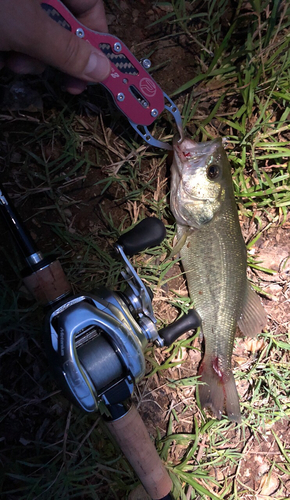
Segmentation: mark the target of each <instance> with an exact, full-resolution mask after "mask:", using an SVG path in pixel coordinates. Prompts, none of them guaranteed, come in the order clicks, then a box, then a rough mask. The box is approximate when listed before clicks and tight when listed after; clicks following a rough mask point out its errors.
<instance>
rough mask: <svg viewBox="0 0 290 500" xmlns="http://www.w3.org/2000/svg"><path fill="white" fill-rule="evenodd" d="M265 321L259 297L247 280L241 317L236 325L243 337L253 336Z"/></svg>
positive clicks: (265, 316) (259, 330)
mask: <svg viewBox="0 0 290 500" xmlns="http://www.w3.org/2000/svg"><path fill="white" fill-rule="evenodd" d="M266 323H267V314H266V311H265V309H264V307H263V305H262V302H261V300H260V297H259V296H258V295H257V294H256V292H255V291H254V290H253V289H252V287H251V285H250V283H249V282H248V283H247V291H246V297H245V303H244V307H243V311H242V314H241V317H240V319H239V320H238V327H239V329H240V330H241V332H242V334H243V335H244V336H245V337H255V336H256V335H257V334H258V333H261V331H262V330H263V328H264V327H265V326H266Z"/></svg>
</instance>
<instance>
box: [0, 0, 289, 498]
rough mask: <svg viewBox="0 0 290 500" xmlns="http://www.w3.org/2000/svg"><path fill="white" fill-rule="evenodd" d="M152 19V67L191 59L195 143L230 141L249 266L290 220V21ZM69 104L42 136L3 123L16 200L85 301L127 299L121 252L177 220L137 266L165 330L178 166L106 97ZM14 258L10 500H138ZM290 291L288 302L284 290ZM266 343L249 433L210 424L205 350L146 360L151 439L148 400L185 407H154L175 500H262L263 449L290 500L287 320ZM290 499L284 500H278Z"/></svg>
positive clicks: (177, 296) (10, 261) (187, 111)
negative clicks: (256, 463)
mask: <svg viewBox="0 0 290 500" xmlns="http://www.w3.org/2000/svg"><path fill="white" fill-rule="evenodd" d="M117 7H118V6H117ZM152 7H154V8H155V7H156V8H157V11H155V12H157V14H156V16H155V19H154V20H152V21H148V24H150V23H151V28H150V29H151V30H153V31H151V33H152V40H153V41H152V46H151V47H150V51H151V53H152V54H154V53H155V51H157V53H158V42H159V41H161V40H175V41H179V40H182V43H183V46H184V49H183V50H185V51H187V52H186V53H187V54H188V57H189V54H190V58H191V59H190V60H191V65H190V68H189V69H188V71H191V73H190V74H191V75H192V74H193V76H192V77H191V78H188V79H186V78H185V80H184V81H183V83H182V84H181V85H180V86H179V87H178V85H177V86H176V88H175V89H174V91H173V92H172V94H173V98H174V99H175V100H176V102H177V103H178V105H179V108H180V110H181V112H182V117H183V123H184V127H185V128H187V130H188V133H189V134H190V135H191V136H192V137H193V138H194V139H195V140H199V141H202V140H207V139H211V138H213V137H216V136H217V135H221V136H224V137H225V136H226V137H227V138H228V149H227V151H228V155H229V158H230V161H231V164H232V166H233V182H234V189H235V195H236V199H237V203H238V207H239V211H240V215H241V216H242V217H243V220H248V222H249V224H254V226H255V230H254V232H253V234H252V236H251V238H250V240H249V241H248V242H247V244H248V249H249V250H250V249H251V248H252V247H253V246H254V245H255V243H256V242H257V241H258V238H259V237H261V236H263V235H264V234H267V232H268V231H269V230H272V229H273V228H274V229H275V228H276V229H275V230H277V229H278V228H279V227H283V224H285V222H286V218H287V215H288V207H289V205H290V180H289V179H290V161H289V157H290V98H289V90H290V49H289V41H290V38H289V36H290V35H289V27H290V6H289V5H288V2H269V1H268V0H265V1H263V2H262V1H261V2H259V1H258V0H257V1H251V2H248V3H243V2H241V1H240V2H236V3H235V7H234V9H233V10H232V4H230V3H229V2H228V1H226V0H223V1H221V2H217V1H213V2H196V1H194V2H186V3H185V2H184V1H183V0H176V1H172V2H152ZM158 9H159V10H158ZM118 12H119V11H118ZM120 15H122V13H121V11H120ZM180 37H181V38H180ZM154 40H155V41H154ZM124 42H126V40H125V39H124ZM154 44H155V45H154ZM146 50H147V49H146ZM148 50H149V49H148ZM189 50H190V52H189ZM168 64H169V63H168ZM176 64H178V61H176ZM161 66H162V64H161V65H159V67H161ZM153 70H154V71H153V75H154V77H155V78H156V80H157V81H158V78H159V74H160V75H162V73H159V72H158V71H159V70H158V67H157V66H156V67H155V68H154V67H153ZM162 71H166V68H165V69H164V68H163V70H162ZM183 71H184V72H185V73H186V71H187V68H184V70H183ZM164 90H165V91H167V89H166V86H165V85H164ZM56 91H57V90H56ZM57 92H58V99H57V101H51V98H50V100H48V101H47V103H46V106H45V110H44V113H43V116H42V115H41V114H40V113H39V116H38V120H36V121H33V120H30V121H28V122H27V123H26V122H25V121H23V118H22V117H21V116H20V115H17V114H16V115H14V118H13V119H14V125H13V126H11V124H10V121H9V120H7V121H6V120H5V116H4V118H3V119H2V121H3V122H4V128H3V133H2V136H1V141H2V143H1V144H2V145H3V144H4V143H6V142H7V143H8V145H9V150H4V153H5V154H4V153H3V155H2V157H3V158H4V163H3V176H4V181H5V183H6V184H7V188H8V189H9V192H10V193H12V194H14V197H13V198H14V201H15V203H16V205H17V206H18V209H19V211H21V214H22V216H23V218H24V219H25V220H26V223H27V225H28V227H29V229H30V231H31V232H32V233H33V234H34V237H35V238H36V240H37V243H38V245H39V247H40V249H41V250H43V252H44V253H50V252H55V253H56V254H57V255H58V257H59V258H60V261H61V263H62V265H63V267H64V269H65V272H66V273H67V275H68V277H69V279H70V280H71V282H72V284H73V287H74V290H75V291H76V292H78V291H81V290H84V291H92V290H94V288H96V287H98V286H100V285H104V286H107V287H111V288H115V287H119V286H120V285H121V282H120V281H121V280H120V276H119V273H120V263H119V262H118V260H117V259H116V258H115V256H114V253H113V249H112V247H113V244H114V242H115V241H116V239H117V238H118V237H119V235H120V234H121V233H122V232H123V231H124V230H127V229H128V228H130V227H131V226H133V225H134V224H135V223H136V222H137V221H139V220H140V219H142V218H144V217H145V216H147V215H155V216H157V217H161V218H163V220H164V221H165V222H166V229H167V239H166V240H165V241H164V242H163V243H162V244H161V245H160V246H159V247H157V248H154V249H150V250H148V251H147V252H145V253H143V254H141V255H139V256H134V257H133V258H132V262H133V263H134V265H135V267H136V269H137V271H138V273H139V275H140V276H141V277H142V278H143V279H144V280H145V282H146V283H147V284H149V285H150V287H151V288H152V290H153V292H154V296H155V301H154V304H153V305H154V308H155V310H156V316H157V318H158V324H159V326H160V327H162V326H164V325H166V323H167V322H168V319H169V320H170V321H172V320H173V319H174V318H175V317H179V316H180V315H181V314H184V313H186V311H187V310H188V308H189V307H190V300H189V298H188V296H187V295H186V288H185V285H184V282H183V276H182V272H181V269H180V267H179V260H178V258H177V259H176V260H175V261H173V260H172V259H168V256H169V254H170V252H171V248H172V247H173V246H174V242H173V239H174V233H175V226H174V222H173V218H172V216H171V214H170V209H169V206H168V191H169V183H168V181H167V180H166V176H167V174H168V171H167V170H166V165H165V158H166V155H165V154H164V153H163V152H161V151H158V150H147V149H146V148H145V147H144V145H143V144H142V142H141V141H139V139H138V138H136V137H135V135H134V134H133V131H132V130H131V129H130V127H128V124H127V123H126V122H125V121H124V123H123V122H122V123H121V124H119V117H118V116H117V115H116V114H115V112H114V109H113V108H112V106H111V105H108V104H107V102H106V100H105V99H104V96H103V94H100V91H99V89H90V90H89V91H88V94H84V95H83V96H81V97H80V98H73V97H69V96H65V95H63V94H61V92H60V91H57ZM94 100H97V101H98V102H100V103H101V104H102V106H103V116H102V119H101V118H97V117H96V116H95V115H94V114H93V115H92V113H87V112H86V111H87V110H88V109H89V105H90V103H91V101H92V102H94ZM45 102H46V101H45ZM6 114H7V116H8V112H7V113H6ZM1 116H2V115H1ZM9 116H10V115H9ZM27 116H30V115H29V113H27ZM164 120H165V121H164ZM164 123H165V124H166V126H164ZM163 129H164V130H168V123H167V122H166V119H164V118H163V121H162V120H160V121H159V122H158V123H157V125H156V128H155V132H154V133H157V134H158V133H161V132H162V131H163ZM172 132H173V131H172ZM3 147H4V146H3ZM13 155H14V156H13ZM15 155H16V156H15ZM17 155H18V156H17ZM13 158H14V160H15V158H16V159H17V158H18V160H17V161H16V162H15V161H13ZM11 159H12V161H11V164H12V167H11V165H10V160H11ZM288 224H289V219H288ZM5 234H6V233H5ZM16 255H17V254H16V251H14V250H11V242H10V244H3V245H1V261H2V265H3V273H2V274H3V275H2V276H1V280H0V286H1V295H0V297H1V298H0V309H1V319H0V325H1V336H2V345H1V351H0V355H1V363H2V364H1V366H2V371H3V375H4V376H3V377H2V380H3V382H2V385H1V386H0V397H1V400H2V407H3V411H1V417H0V418H1V423H2V425H3V426H4V427H3V428H4V429H5V435H6V441H5V440H3V441H2V442H1V448H2V449H1V461H2V464H3V470H2V472H1V475H0V484H1V486H2V496H3V498H4V497H6V498H9V499H14V498H17V499H18V498H19V499H23V500H24V499H25V500H29V499H31V500H32V499H33V500H35V499H37V498H43V499H47V500H48V499H51V498H55V499H57V500H58V499H59V500H61V499H67V498H70V499H71V498H76V499H82V498H84V499H100V500H105V499H108V500H111V499H121V498H122V499H126V498H128V496H129V494H130V492H131V491H132V489H134V487H135V486H136V484H137V479H136V477H135V476H134V473H133V471H132V469H131V468H130V466H129V465H128V463H127V461H126V460H125V459H124V457H123V456H122V454H121V453H120V451H119V450H118V449H117V448H116V446H115V444H114V442H113V441H112V440H111V439H110V437H109V436H108V433H107V431H106V428H105V426H104V424H103V423H102V420H101V419H100V417H99V415H94V416H86V415H83V414H82V413H81V412H80V411H78V410H77V409H75V408H73V407H71V406H70V404H69V403H68V402H67V401H66V400H65V399H64V398H63V397H62V395H61V394H60V393H59V391H58V389H57V387H56V385H55V384H54V382H53V381H52V379H51V377H50V375H49V370H48V366H47V360H46V356H45V354H44V351H43V343H42V326H41V325H42V320H43V312H42V310H41V309H40V308H39V307H37V306H36V305H35V304H34V302H33V301H32V300H31V299H29V298H28V296H27V294H26V292H25V290H24V289H23V288H21V287H20V282H21V276H20V272H19V265H20V259H19V258H18V257H17V256H16ZM249 265H250V267H251V270H252V272H255V271H265V272H266V273H268V275H269V276H271V275H273V273H272V272H271V270H268V269H265V266H263V262H259V261H256V259H255V257H254V256H253V255H252V254H249ZM284 286H285V290H286V289H287V282H286V280H285V283H284ZM285 293H286V291H285ZM285 300H286V299H285ZM260 339H261V340H262V341H263V343H262V344H261V347H260V348H259V349H258V350H257V352H251V353H250V354H249V353H248V354H245V360H244V363H242V364H241V365H238V366H237V368H236V369H235V378H236V380H237V383H238V387H239V388H241V394H242V398H241V408H242V415H243V420H242V423H241V424H239V425H237V426H235V425H234V424H232V423H230V422H229V421H228V420H227V418H226V417H223V418H222V420H221V421H216V420H215V419H212V418H210V416H209V414H208V413H205V412H202V411H200V410H199V408H198V405H197V402H196V399H195V394H194V388H195V386H196V385H197V384H198V380H197V372H196V367H197V364H196V361H194V362H195V364H194V362H192V364H191V361H190V360H191V359H194V360H196V359H198V355H199V354H198V353H199V346H198V342H197V337H196V336H195V337H193V338H187V339H181V340H179V341H177V342H176V343H175V344H174V345H173V346H171V347H170V348H168V349H164V350H160V349H156V348H154V347H152V346H150V347H148V350H147V351H146V360H147V363H148V365H147V367H148V370H147V376H146V379H145V380H143V381H142V382H141V384H140V387H139V388H138V390H137V391H136V394H135V396H134V398H135V400H136V402H138V401H139V403H140V407H139V409H140V411H141V413H142V412H143V413H144V418H145V421H146V423H148V425H149V424H150V423H151V426H152V422H153V425H154V424H155V421H154V419H153V417H150V416H149V417H148V412H149V410H150V408H151V407H150V405H149V403H148V401H147V402H146V401H145V402H143V401H142V396H140V394H143V393H142V391H145V396H144V398H145V400H150V401H151V402H152V401H153V403H154V404H155V403H156V404H159V406H160V405H162V404H163V403H162V402H163V399H162V398H161V399H160V402H159V399H158V397H159V396H158V395H159V392H160V391H161V390H162V387H163V386H164V387H166V391H168V392H167V394H168V393H169V394H171V396H172V400H173V401H174V403H173V404H172V405H170V404H168V406H167V407H166V408H164V407H161V408H159V410H158V411H157V406H154V408H156V421H157V425H156V424H155V427H157V428H156V429H155V432H156V434H155V437H156V447H157V449H158V451H159V453H160V455H161V457H162V459H163V460H164V461H165V462H166V465H167V467H168V470H169V472H170V474H171V477H172V480H173V483H174V494H175V497H176V499H180V500H195V499H196V500H197V499H203V500H206V499H209V498H211V499H225V500H240V499H241V500H244V499H246V498H250V497H253V495H254V494H257V491H258V490H257V491H252V483H249V484H248V483H247V481H246V476H245V472H246V470H245V466H244V463H246V464H247V466H248V467H249V466H250V465H249V464H251V463H252V462H251V460H253V456H252V455H251V454H250V453H251V450H252V449H253V450H254V451H255V452H256V455H258V456H260V457H262V458H263V457H264V455H263V453H264V451H262V452H261V453H262V454H261V455H259V453H260V448H258V445H261V443H263V442H264V441H263V439H264V437H265V435H267V436H268V438H267V439H268V441H269V442H270V443H271V446H272V447H271V451H272V452H273V453H275V454H273V455H271V454H269V455H267V458H266V460H267V463H268V465H269V468H268V469H267V470H268V471H270V472H269V475H271V474H274V475H277V476H278V477H279V474H281V477H282V478H283V481H284V483H285V484H286V481H287V480H288V481H289V463H290V462H289V460H290V459H289V448H290V444H289V440H287V436H286V435H285V434H283V433H284V432H285V429H286V424H285V422H287V421H288V420H289V413H290V406H289V378H290V374H289V345H290V343H289V333H288V334H287V321H286V319H285V322H284V324H282V325H280V324H277V322H276V320H275V317H274V316H273V318H272V320H271V322H270V327H269V330H268V331H267V332H265V333H263V334H262V335H261V337H260ZM238 343H239V341H238V340H237V344H238ZM184 353H186V356H187V357H186V356H185V357H184ZM180 356H181V357H183V358H184V359H183V360H182V361H180ZM195 356H197V357H195ZM193 366H194V368H192V367H193ZM244 388H246V392H245V390H244ZM153 403H152V404H153ZM146 405H147V406H146ZM148 405H149V406H148ZM158 412H159V413H158ZM149 413H150V412H149ZM165 414H166V421H165V420H164V418H165V417H164V416H165ZM283 423H284V424H283ZM159 427H160V429H159ZM281 429H282V430H283V433H282V437H281V432H282V431H281ZM263 450H264V448H263ZM243 459H244V461H243ZM267 473H268V472H267ZM257 477H258V476H257ZM257 481H258V480H257ZM288 497H289V492H288V493H287V492H286V491H285V489H283V488H282V487H281V491H280V490H279V491H278V493H277V496H276V497H275V498H279V499H280V498H281V499H282V498H288Z"/></svg>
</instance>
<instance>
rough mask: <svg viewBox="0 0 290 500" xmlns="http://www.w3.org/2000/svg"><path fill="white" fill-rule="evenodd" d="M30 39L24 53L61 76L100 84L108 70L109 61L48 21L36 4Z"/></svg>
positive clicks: (86, 43)
mask: <svg viewBox="0 0 290 500" xmlns="http://www.w3.org/2000/svg"><path fill="white" fill-rule="evenodd" d="M39 9H40V12H39V17H38V20H37V26H36V27H35V26H34V36H33V37H32V38H30V40H27V43H28V47H27V48H26V50H25V52H26V53H27V54H28V55H30V56H32V57H35V58H36V59H39V60H40V61H42V62H44V63H45V64H49V65H50V66H54V67H56V68H58V69H59V70H61V71H62V72H64V73H67V74H69V75H71V76H73V77H76V78H80V79H81V80H84V81H88V82H100V81H102V80H104V79H106V78H107V77H108V76H109V74H110V71H111V65H110V62H109V59H108V58H107V57H106V56H105V54H103V52H101V51H100V50H98V49H96V48H95V47H93V46H92V45H91V44H90V43H88V42H86V41H85V40H82V39H81V38H79V37H77V36H76V35H75V34H73V33H71V32H70V31H68V30H66V29H64V28H63V27H62V26H60V25H59V24H58V23H57V22H55V21H54V20H52V19H51V18H50V17H49V16H48V15H47V14H46V13H45V12H44V11H43V10H42V8H41V7H40V5H39Z"/></svg>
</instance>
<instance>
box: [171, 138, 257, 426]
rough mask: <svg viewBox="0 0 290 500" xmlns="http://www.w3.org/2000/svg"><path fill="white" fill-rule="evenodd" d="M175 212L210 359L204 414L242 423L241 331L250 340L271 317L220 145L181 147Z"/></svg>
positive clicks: (205, 369) (204, 373) (202, 393)
mask: <svg viewBox="0 0 290 500" xmlns="http://www.w3.org/2000/svg"><path fill="white" fill-rule="evenodd" d="M170 204H171V210H172V212H173V214H174V216H175V218H176V221H177V238H178V240H179V241H183V240H184V239H185V238H186V239H185V243H184V244H183V246H182V248H181V250H180V254H181V261H182V265H183V268H184V271H185V274H186V279H187V284H188V290H189V293H190V297H191V299H192V301H193V304H194V307H195V309H196V311H197V312H198V314H199V316H200V318H201V324H202V333H203V337H204V341H205V354H204V358H203V360H202V362H201V365H200V368H199V374H200V381H201V384H200V385H199V399H200V403H201V407H209V408H210V409H211V410H212V411H213V412H214V414H215V415H216V416H217V417H218V418H221V415H222V412H223V408H224V405H225V406H226V411H227V414H228V417H229V418H230V419H231V420H233V421H237V422H238V421H240V418H241V415H240V405H239V398H238V393H237V389H236V385H235V381H234V377H233V374H232V371H231V357H232V351H233V344H234V338H235V334H236V329H237V324H239V327H240V328H241V330H242V331H243V333H244V334H245V335H250V336H253V335H255V334H257V333H258V332H260V331H261V329H262V328H263V326H264V325H265V322H266V315H265V312H264V309H263V307H262V305H261V302H260V299H259V298H258V296H257V295H256V294H255V292H254V291H253V290H252V289H251V288H250V285H249V283H248V280H247V274H246V271H247V252H246V246H245V243H244V240H243V236H242V233H241V228H240V224H239V219H238V212H237V207H236V202H235V197H234V190H233V184H232V176H231V168H230V165H229V162H228V159H227V156H226V153H225V151H224V149H223V146H222V141H221V140H220V139H218V140H215V141H208V142H206V143H201V144H198V143H194V142H193V141H191V140H189V139H184V140H183V141H182V142H176V143H175V145H174V161H173V164H172V182H171V197H170Z"/></svg>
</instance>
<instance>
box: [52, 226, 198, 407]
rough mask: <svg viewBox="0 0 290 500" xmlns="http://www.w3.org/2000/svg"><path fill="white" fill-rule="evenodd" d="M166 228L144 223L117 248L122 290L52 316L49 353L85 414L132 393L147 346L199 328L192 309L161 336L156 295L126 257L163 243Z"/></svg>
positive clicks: (66, 303)
mask: <svg viewBox="0 0 290 500" xmlns="http://www.w3.org/2000/svg"><path fill="white" fill-rule="evenodd" d="M165 234H166V233H165V227H164V225H163V223H162V222H161V221H160V220H159V219H156V218H148V219H144V220H143V221H141V222H140V223H139V224H138V225H137V226H135V227H134V228H133V229H132V230H131V231H129V232H127V233H125V234H124V235H122V236H121V238H120V239H119V240H118V242H117V244H116V245H115V250H116V252H117V254H118V256H119V258H120V259H121V260H122V262H123V265H124V270H123V271H122V273H121V274H122V276H123V278H124V279H125V281H126V284H127V286H126V289H125V291H124V292H122V293H121V292H113V291H112V290H109V289H99V290H97V291H96V292H95V294H89V293H86V294H79V295H74V296H70V297H66V298H65V299H63V300H62V301H60V302H57V304H55V305H54V306H53V307H52V310H51V311H50V312H49V313H48V315H47V319H46V328H45V341H46V351H47V354H48V357H49V360H50V364H51V368H52V370H53V373H54V376H55V378H56V379H57V381H58V384H59V385H60V386H61V388H62V390H63V391H64V393H65V395H66V396H67V397H68V398H69V399H70V400H71V401H72V402H73V403H74V404H76V405H77V406H79V407H80V408H81V409H82V410H84V411H86V412H93V411H95V410H97V408H98V404H99V402H100V401H103V402H104V403H105V404H106V406H107V407H108V408H114V407H115V406H116V405H118V404H119V403H121V402H123V401H125V400H126V399H128V398H129V397H130V395H131V394H132V392H133V387H134V383H135V382H138V381H139V380H141V379H142V377H143V376H144V374H145V359H144V354H143V353H144V350H145V348H146V346H147V344H148V343H150V342H154V343H155V344H157V345H158V346H164V345H166V346H168V345H170V344H171V343H172V342H174V340H176V339H177V338H178V337H179V336H180V335H182V334H183V333H185V332H187V331H188V330H191V329H194V328H197V326H199V324H200V320H199V317H198V315H197V313H196V312H195V311H194V310H191V311H190V312H189V313H188V314H187V315H186V316H183V317H182V318H180V319H179V320H177V321H176V322H175V323H173V324H171V325H170V326H169V327H166V328H163V329H162V330H160V331H159V332H158V331H157V327H156V318H155V316H154V313H153V309H152V294H151V290H149V289H148V288H147V287H146V286H145V284H144V283H143V282H142V280H141V279H140V277H139V276H138V275H137V273H136V271H135V269H134V268H133V266H132V265H131V263H130V261H129V260H128V257H127V256H132V255H134V254H136V253H138V252H140V251H142V250H144V249H146V248H148V247H149V246H155V245H158V244H159V243H161V241H162V240H163V239H164V238H165Z"/></svg>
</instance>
